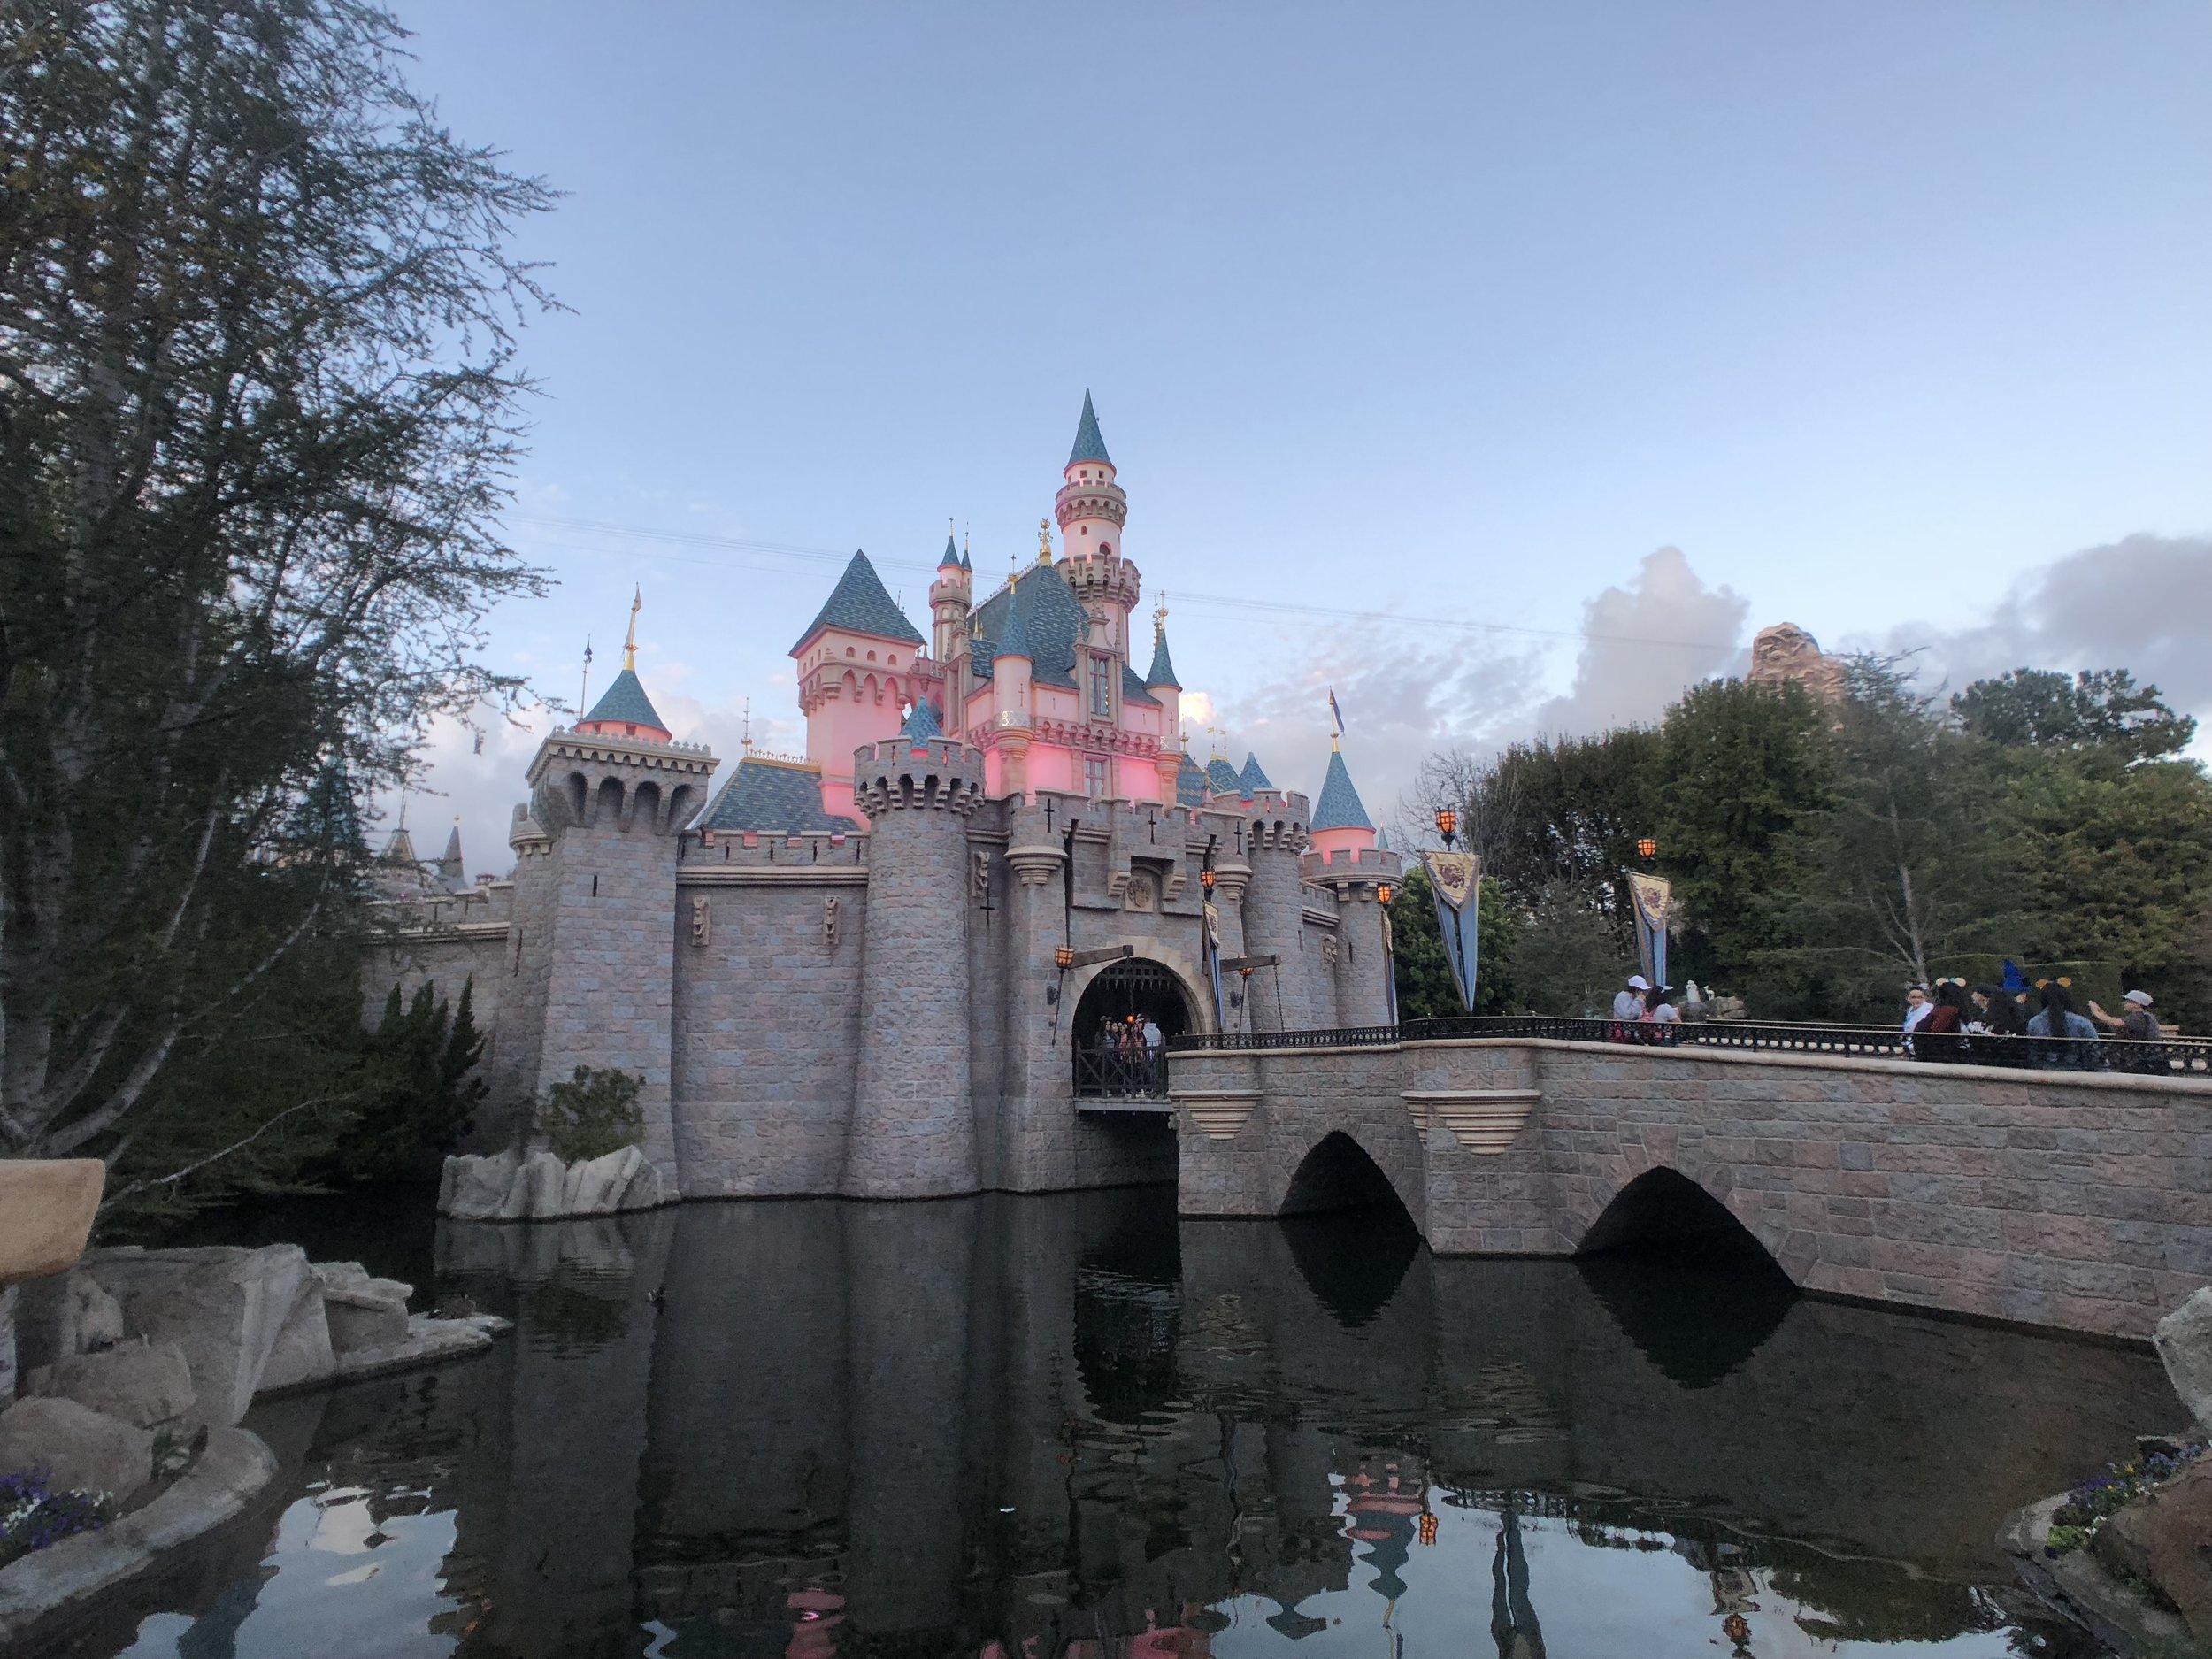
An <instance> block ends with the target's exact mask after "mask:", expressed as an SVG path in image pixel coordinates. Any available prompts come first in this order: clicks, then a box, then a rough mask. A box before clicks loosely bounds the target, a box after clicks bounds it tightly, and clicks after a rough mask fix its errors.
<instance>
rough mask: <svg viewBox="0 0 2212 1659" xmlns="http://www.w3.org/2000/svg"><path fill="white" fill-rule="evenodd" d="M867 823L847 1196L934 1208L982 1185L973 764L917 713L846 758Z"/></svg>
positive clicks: (971, 755) (979, 777)
mask: <svg viewBox="0 0 2212 1659" xmlns="http://www.w3.org/2000/svg"><path fill="white" fill-rule="evenodd" d="M853 782H854V785H855V795H856V798H857V800H858V802H859V805H860V810H862V811H863V812H865V813H866V814H867V815H868V824H869V833H870V839H871V840H872V842H873V845H872V848H871V849H870V851H869V858H868V918H867V942H866V953H865V955H864V957H863V961H862V979H861V989H860V995H861V1002H860V1064H859V1070H858V1073H857V1076H856V1079H855V1086H854V1098H853V1115H852V1125H851V1128H850V1129H849V1131H848V1132H847V1135H846V1141H845V1171H844V1177H843V1179H842V1181H841V1183H840V1186H839V1188H838V1190H839V1191H840V1192H841V1193H843V1194H845V1195H846V1196H847V1197H849V1198H936V1197H942V1196H944V1195H946V1194H953V1193H972V1192H974V1191H975V1190H976V1189H977V1187H979V1185H980V1179H979V1170H980V1167H981V1166H980V1164H979V1162H978V1160H977V1156H976V1133H975V1108H974V1105H973V1102H972V1098H971V1087H970V1070H969V1014H970V1010H969V1007H968V953H967V950H966V949H965V946H964V936H965V930H966V911H967V906H968V880H967V862H968V820H969V818H972V817H973V816H974V814H975V811H976V809H977V808H978V807H979V806H981V805H982V804H983V757H982V755H981V754H980V753H979V752H978V751H977V750H975V749H970V748H968V747H967V746H966V745H964V744H963V743H961V742H959V741H957V740H956V739H953V738H949V737H947V736H945V735H944V734H943V733H942V732H941V731H940V730H939V729H938V726H937V722H936V720H935V719H934V718H933V717H932V716H931V714H930V712H929V705H928V704H927V703H918V704H917V705H916V706H915V710H914V712H913V714H912V715H911V716H910V717H909V718H908V720H907V722H906V724H905V726H904V727H902V729H901V730H900V732H899V733H897V735H895V736H894V737H892V738H889V739H887V741H883V742H880V743H870V744H866V745H864V746H863V747H862V748H861V749H859V750H858V751H857V752H856V754H855V755H854V756H853Z"/></svg>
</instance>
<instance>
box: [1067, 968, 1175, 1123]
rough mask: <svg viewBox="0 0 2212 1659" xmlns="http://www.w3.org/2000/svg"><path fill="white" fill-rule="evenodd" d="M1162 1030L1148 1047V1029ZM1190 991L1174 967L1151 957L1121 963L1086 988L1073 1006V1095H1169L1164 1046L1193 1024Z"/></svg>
mask: <svg viewBox="0 0 2212 1659" xmlns="http://www.w3.org/2000/svg"><path fill="white" fill-rule="evenodd" d="M1147 1022H1149V1023H1150V1024H1152V1025H1157V1026H1158V1027H1159V1028H1160V1037H1161V1041H1162V1047H1161V1048H1157V1049H1155V1050H1148V1049H1147V1048H1145V1047H1144V1044H1143V1041H1142V1039H1143V1033H1144V1027H1145V1025H1146V1024H1147ZM1191 1024H1192V1019H1191V1005H1190V998H1189V995H1188V993H1187V991H1186V990H1185V989H1184V987H1183V982H1182V980H1181V979H1178V978H1177V977H1176V974H1175V971H1174V970H1173V969H1171V968H1170V967H1168V966H1167V965H1166V964H1164V963H1159V962H1155V961H1153V960H1152V959H1151V958H1149V957H1148V956H1132V957H1130V958H1129V959H1128V960H1127V961H1125V962H1117V963H1115V964H1113V965H1112V966H1111V967H1109V968H1108V969H1106V971H1105V972H1102V973H1101V974H1100V975H1099V976H1098V977H1097V978H1096V979H1093V980H1092V981H1091V982H1090V984H1089V985H1087V987H1084V990H1083V995H1082V996H1081V997H1080V998H1079V1000H1078V1001H1077V1002H1076V1004H1075V1025H1074V1031H1075V1041H1074V1042H1073V1044H1072V1045H1071V1047H1072V1048H1074V1050H1075V1093H1076V1095H1077V1097H1078V1098H1079V1099H1080V1098H1082V1097H1085V1096H1089V1097H1091V1098H1094V1099H1096V1098H1099V1097H1101V1096H1141V1097H1143V1098H1147V1099H1164V1098H1165V1097H1166V1094H1167V1050H1166V1048H1165V1044H1166V1043H1168V1042H1170V1041H1173V1040H1174V1039H1175V1038H1177V1037H1179V1036H1181V1035H1182V1034H1183V1033H1185V1032H1187V1031H1188V1030H1189V1029H1190V1028H1191Z"/></svg>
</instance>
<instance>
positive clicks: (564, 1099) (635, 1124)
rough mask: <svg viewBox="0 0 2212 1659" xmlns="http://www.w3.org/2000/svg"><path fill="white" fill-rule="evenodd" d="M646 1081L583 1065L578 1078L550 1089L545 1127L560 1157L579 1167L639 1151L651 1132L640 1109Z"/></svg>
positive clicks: (544, 1114) (577, 1073) (544, 1121)
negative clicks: (640, 1142) (640, 1140)
mask: <svg viewBox="0 0 2212 1659" xmlns="http://www.w3.org/2000/svg"><path fill="white" fill-rule="evenodd" d="M643 1081H644V1079H641V1078H635V1077H633V1076H631V1075H630V1073H628V1072H627V1071H616V1070H613V1069H612V1068H609V1069H607V1070H604V1071H596V1070H594V1069H593V1068H592V1067H590V1066H585V1065H580V1066H578V1067H577V1068H576V1075H575V1076H574V1077H573V1078H572V1079H569V1080H568V1081H567V1082H565V1083H556V1084H555V1085H554V1086H553V1087H551V1088H549V1089H548V1090H547V1091H546V1094H545V1110H544V1111H543V1112H542V1113H541V1115H540V1118H539V1124H540V1126H541V1127H542V1128H543V1129H544V1131H545V1138H546V1140H547V1141H548V1142H549V1143H550V1144H551V1146H552V1148H553V1153H554V1156H556V1157H557V1158H559V1159H560V1160H561V1162H562V1163H564V1164H573V1163H575V1162H576V1161H577V1160H578V1159H579V1158H596V1157H603V1156H605V1155H606V1154H608V1153H610V1152H612V1151H615V1150H617V1149H618V1148H622V1147H626V1146H631V1145H634V1143H635V1142H636V1141H637V1139H638V1137H639V1135H640V1134H641V1133H643V1132H644V1128H645V1114H644V1113H643V1112H641V1110H638V1103H637V1094H638V1089H639V1087H640V1086H641V1084H642V1083H643Z"/></svg>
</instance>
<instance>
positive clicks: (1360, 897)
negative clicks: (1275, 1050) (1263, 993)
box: [1299, 740, 1401, 1025]
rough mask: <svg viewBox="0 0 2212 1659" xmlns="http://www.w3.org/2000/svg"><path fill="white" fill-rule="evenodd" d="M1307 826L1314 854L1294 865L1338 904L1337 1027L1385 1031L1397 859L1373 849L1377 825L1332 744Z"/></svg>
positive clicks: (1334, 972)
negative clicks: (1388, 920)
mask: <svg viewBox="0 0 2212 1659" xmlns="http://www.w3.org/2000/svg"><path fill="white" fill-rule="evenodd" d="M1307 827H1308V829H1309V830H1310V832H1311V834H1312V850H1311V851H1310V852H1309V853H1307V854H1306V855H1305V856H1304V857H1302V859H1300V860H1299V870H1300V873H1301V875H1302V877H1303V878H1304V879H1305V880H1306V881H1307V882H1309V883H1310V884H1311V885H1312V886H1314V887H1319V888H1322V889H1323V890H1325V891H1326V892H1328V893H1330V894H1331V895H1333V896H1334V897H1335V899H1336V918H1337V921H1336V941H1335V948H1334V950H1333V960H1332V961H1331V962H1330V964H1329V969H1330V973H1329V978H1330V979H1331V980H1332V981H1333V987H1334V1002H1335V1018H1336V1023H1337V1024H1338V1025H1387V1024H1389V1023H1390V1012H1391V1007H1392V999H1391V995H1390V973H1391V967H1390V960H1389V950H1388V948H1387V933H1386V929H1385V927H1384V925H1383V896H1384V895H1386V893H1388V892H1389V891H1390V890H1391V888H1392V887H1394V886H1395V885H1396V883H1397V881H1398V879H1399V875H1400V867H1401V866H1400V860H1399V858H1398V856H1397V855H1396V854H1395V853H1391V852H1385V851H1381V850H1379V849H1378V848H1377V846H1376V844H1375V826H1374V824H1373V823H1372V821H1371V820H1370V819H1369V818H1368V816H1367V808H1366V807H1365V806H1364V805H1363V803H1361V801H1360V798H1359V791H1358V790H1357V789H1355V788H1354V787H1352V774H1351V772H1349V771H1348V769H1347V768H1346V766H1345V764H1344V757H1343V756H1342V755H1341V754H1340V753H1339V752H1338V750H1337V746H1336V743H1335V741H1333V740H1332V741H1331V742H1330V745H1329V771H1328V775H1327V777H1326V778H1325V780H1323V782H1322V785H1321V798H1320V800H1319V801H1317V802H1316V803H1315V804H1314V809H1313V818H1312V821H1311V822H1310V824H1309V825H1308V826H1307Z"/></svg>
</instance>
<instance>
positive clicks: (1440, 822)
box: [1436, 806, 1459, 850]
mask: <svg viewBox="0 0 2212 1659" xmlns="http://www.w3.org/2000/svg"><path fill="white" fill-rule="evenodd" d="M1436 833H1438V834H1439V835H1441V836H1442V837H1443V838H1444V846H1445V848H1446V849H1447V850H1449V849H1450V847H1451V845H1452V841H1453V838H1454V837H1455V836H1456V835H1457V834H1458V833H1459V814H1458V813H1456V812H1455V811H1453V810H1452V809H1451V808H1449V807H1448V806H1440V807H1439V808H1437V809H1436Z"/></svg>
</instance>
